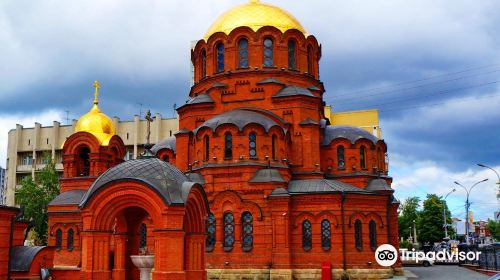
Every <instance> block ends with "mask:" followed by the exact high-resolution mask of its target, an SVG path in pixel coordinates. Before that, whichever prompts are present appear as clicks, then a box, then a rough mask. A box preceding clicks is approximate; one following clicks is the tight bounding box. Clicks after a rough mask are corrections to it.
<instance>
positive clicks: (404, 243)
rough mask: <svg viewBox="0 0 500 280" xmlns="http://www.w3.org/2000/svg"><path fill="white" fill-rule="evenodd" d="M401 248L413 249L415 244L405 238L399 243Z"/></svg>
mask: <svg viewBox="0 0 500 280" xmlns="http://www.w3.org/2000/svg"><path fill="white" fill-rule="evenodd" d="M399 248H401V249H408V250H409V251H411V250H412V249H413V248H415V246H414V245H413V243H411V242H410V241H408V240H403V241H401V242H400V243H399ZM415 249H417V248H415Z"/></svg>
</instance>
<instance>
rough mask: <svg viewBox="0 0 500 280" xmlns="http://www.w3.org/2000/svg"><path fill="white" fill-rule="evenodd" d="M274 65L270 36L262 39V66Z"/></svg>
mask: <svg viewBox="0 0 500 280" xmlns="http://www.w3.org/2000/svg"><path fill="white" fill-rule="evenodd" d="M273 66H274V47H273V40H272V39H271V38H266V39H264V67H273Z"/></svg>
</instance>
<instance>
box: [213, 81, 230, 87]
mask: <svg viewBox="0 0 500 280" xmlns="http://www.w3.org/2000/svg"><path fill="white" fill-rule="evenodd" d="M226 87H227V84H225V83H221V82H217V83H215V84H213V85H212V86H210V88H226Z"/></svg>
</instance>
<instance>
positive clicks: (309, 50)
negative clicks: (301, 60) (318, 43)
mask: <svg viewBox="0 0 500 280" xmlns="http://www.w3.org/2000/svg"><path fill="white" fill-rule="evenodd" d="M312 60H313V59H312V47H311V45H309V46H307V72H308V73H309V74H312V73H313V66H312Z"/></svg>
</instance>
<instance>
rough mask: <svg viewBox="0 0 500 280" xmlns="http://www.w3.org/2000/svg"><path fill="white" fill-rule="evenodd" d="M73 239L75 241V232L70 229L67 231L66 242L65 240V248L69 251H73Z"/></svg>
mask: <svg viewBox="0 0 500 280" xmlns="http://www.w3.org/2000/svg"><path fill="white" fill-rule="evenodd" d="M74 239H75V231H74V230H73V229H72V228H70V229H69V230H68V240H66V248H67V249H68V250H69V251H71V250H73V247H74V245H73V244H74Z"/></svg>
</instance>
